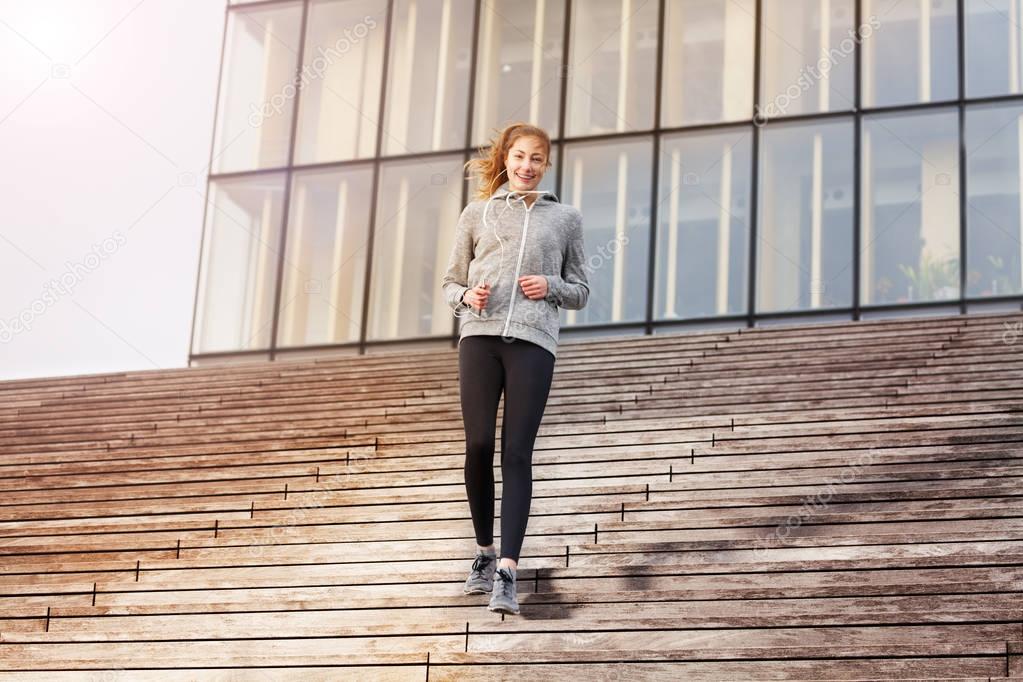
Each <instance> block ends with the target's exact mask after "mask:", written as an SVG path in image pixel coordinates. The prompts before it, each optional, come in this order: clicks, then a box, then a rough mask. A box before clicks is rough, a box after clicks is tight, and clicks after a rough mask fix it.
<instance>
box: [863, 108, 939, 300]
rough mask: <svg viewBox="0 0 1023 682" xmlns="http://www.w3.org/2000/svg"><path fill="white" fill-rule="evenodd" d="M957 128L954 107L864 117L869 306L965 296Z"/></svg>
mask: <svg viewBox="0 0 1023 682" xmlns="http://www.w3.org/2000/svg"><path fill="white" fill-rule="evenodd" d="M957 128H958V114H957V113H956V112H955V111H954V110H949V109H942V110H939V111H937V112H928V113H922V114H921V113H908V114H897V115H886V116H876V117H867V118H864V120H863V138H862V145H863V151H862V153H863V158H862V159H861V164H862V169H863V171H862V172H863V177H862V211H861V219H860V222H861V228H860V229H861V235H862V236H861V242H860V243H861V254H862V255H861V257H860V282H861V288H860V292H861V294H860V295H861V301H862V303H863V304H864V305H870V304H880V303H908V302H913V301H930V300H936V299H948V298H955V297H957V296H958V295H959V195H958V192H959V170H958V168H959V165H958V164H959V160H958V149H959V137H958V133H957Z"/></svg>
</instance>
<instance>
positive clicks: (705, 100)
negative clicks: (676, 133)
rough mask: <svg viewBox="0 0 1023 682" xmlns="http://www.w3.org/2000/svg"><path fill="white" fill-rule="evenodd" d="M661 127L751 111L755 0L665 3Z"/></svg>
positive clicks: (739, 116) (730, 118)
mask: <svg viewBox="0 0 1023 682" xmlns="http://www.w3.org/2000/svg"><path fill="white" fill-rule="evenodd" d="M665 11H666V13H667V18H666V20H665V21H666V26H665V28H664V74H663V88H664V90H663V93H662V98H663V99H662V102H661V111H662V115H661V125H663V126H681V125H691V124H696V123H717V122H720V121H735V120H743V119H749V118H750V117H751V116H752V115H753V44H754V42H755V41H754V33H753V31H754V23H755V21H756V1H755V0H695V1H694V2H677V1H676V2H669V3H667V4H666V5H665Z"/></svg>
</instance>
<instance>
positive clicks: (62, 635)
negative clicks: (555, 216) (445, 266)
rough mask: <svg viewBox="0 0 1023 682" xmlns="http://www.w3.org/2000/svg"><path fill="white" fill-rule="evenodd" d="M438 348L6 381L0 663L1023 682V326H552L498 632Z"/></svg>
mask: <svg viewBox="0 0 1023 682" xmlns="http://www.w3.org/2000/svg"><path fill="white" fill-rule="evenodd" d="M457 366H458V365H457V354H456V351H454V350H446V351H434V352H424V353H401V354H394V353H389V354H380V355H367V356H360V357H356V358H343V359H338V358H321V359H317V360H308V359H307V360H302V361H289V362H285V361H280V362H275V363H260V364H249V365H238V366H225V367H203V368H190V369H179V370H169V371H146V372H128V373H119V374H105V375H92V376H81V377H65V378H53V379H44V380H23V381H10V382H4V383H0V418H2V421H0V452H2V454H3V456H2V458H0V467H2V468H0V471H2V479H0V486H2V488H3V495H2V503H0V555H2V561H0V568H2V572H0V580H2V594H3V597H4V598H3V600H2V601H0V609H2V612H0V668H2V669H3V670H5V671H10V672H13V671H17V672H16V673H15V674H14V677H17V678H24V679H46V680H51V679H64V678H67V679H72V678H73V679H79V676H80V675H81V674H82V671H89V675H90V676H91V677H90V679H103V680H116V679H132V680H135V679H197V680H229V679H230V680H234V679H237V680H250V679H255V680H269V679H358V680H365V679H368V680H377V679H380V680H428V681H429V682H436V681H439V680H453V679H470V678H471V679H509V680H531V679H534V680H535V679H539V680H548V679H567V680H588V679H592V680H623V681H624V680H650V679H652V680H769V679H779V680H780V679H784V680H823V679H833V680H839V679H841V680H880V679H917V680H920V679H973V680H990V679H1004V678H1006V677H1013V676H1015V677H1017V678H1021V679H1023V592H1021V590H1023V313H1015V314H1009V315H1004V314H1003V315H967V316H954V317H940V318H939V317H918V318H911V319H906V318H902V319H893V320H883V321H870V322H858V323H843V324H828V325H819V326H804V327H768V328H757V329H751V330H741V331H732V332H704V333H696V334H671V335H667V334H666V335H656V336H645V337H627V338H626V337H616V338H608V339H601V340H594V341H587V342H579V343H563V344H562V346H561V349H560V351H559V358H558V361H557V364H556V368H555V379H554V385H553V388H552V391H551V396H550V400H549V402H548V407H547V412H546V414H545V416H544V420H543V425H542V426H541V431H540V436H539V438H538V439H537V442H536V448H535V450H534V455H533V464H534V468H533V473H534V481H535V482H534V496H533V502H532V507H531V518H530V522H529V526H528V529H527V535H526V539H525V543H524V546H523V550H522V558H521V563H520V566H519V572H518V574H519V599H520V602H521V605H522V613H521V615H519V616H505V617H502V616H501V615H500V614H496V613H491V612H490V611H488V610H487V609H486V604H487V601H488V597H487V596H485V595H473V596H466V595H463V594H462V583H463V581H464V580H465V577H466V575H467V574H468V571H469V568H470V565H471V563H472V554H473V550H474V546H475V542H474V539H473V532H472V524H471V521H470V519H469V510H468V503H467V502H466V499H465V488H464V482H463V473H462V466H463V461H464V435H463V432H462V423H461V412H460V409H459V399H458V374H457V371H458V370H457ZM498 419H500V415H499V417H498ZM498 446H499V443H498ZM495 468H496V475H497V478H498V497H500V494H501V493H500V466H499V464H498V465H497V466H496V467H495ZM499 510H500V501H498V511H499ZM499 530H500V524H499V523H497V524H495V533H496V532H497V531H499ZM495 541H496V543H497V544H498V546H500V537H496V538H495Z"/></svg>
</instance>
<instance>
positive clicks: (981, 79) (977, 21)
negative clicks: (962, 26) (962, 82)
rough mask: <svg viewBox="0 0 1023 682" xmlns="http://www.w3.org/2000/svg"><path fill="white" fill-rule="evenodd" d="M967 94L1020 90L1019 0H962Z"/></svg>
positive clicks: (1022, 19)
mask: <svg viewBox="0 0 1023 682" xmlns="http://www.w3.org/2000/svg"><path fill="white" fill-rule="evenodd" d="M965 8H966V96H967V97H988V96H991V95H1014V94H1017V93H1020V92H1023V84H1021V82H1020V81H1021V77H1023V76H1021V73H1020V69H1021V68H1023V16H1021V12H1023V5H1021V4H1020V0H965Z"/></svg>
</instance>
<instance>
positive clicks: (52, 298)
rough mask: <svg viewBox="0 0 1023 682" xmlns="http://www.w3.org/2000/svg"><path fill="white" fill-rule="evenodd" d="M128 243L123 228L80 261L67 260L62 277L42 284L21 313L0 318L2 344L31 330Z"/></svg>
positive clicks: (93, 246) (0, 341)
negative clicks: (55, 305)
mask: <svg viewBox="0 0 1023 682" xmlns="http://www.w3.org/2000/svg"><path fill="white" fill-rule="evenodd" d="M127 243H128V238H127V237H126V236H124V233H122V232H121V231H120V230H114V233H113V235H111V236H110V237H107V238H106V239H104V240H103V241H102V242H100V243H99V244H93V245H92V250H91V251H90V252H89V253H87V254H85V256H83V257H82V260H81V262H73V261H67V262H66V263H65V264H64V272H63V273H61V275H60V277H58V278H56V279H51V280H50V281H49V282H47V283H46V284H44V285H43V293H42V294H41V295H40V296H39V297H38V298H36V299H35V300H33V301H32V302H31V303H29V304H28V305H27V306H26V307H25V308H24V309H23V310H22V311H21V312H20V313H18V314H17V315H15V316H14V317H12V318H11V319H10V320H4V319H0V343H4V344H6V343H10V342H11V340H12V339H14V337H15V336H17V335H18V334H21V333H22V332H27V331H31V330H32V325H33V324H34V323H35V320H36V318H38V317H40V316H41V315H43V314H44V313H45V312H46V311H47V310H49V309H50V307H51V306H53V305H54V304H55V303H56V302H57V301H58V300H60V298H61V297H62V296H70V295H71V294H73V293H74V291H75V287H76V286H78V284H79V283H80V282H81V281H82V280H84V279H85V276H86V275H88V274H89V273H91V272H93V271H95V270H96V269H98V268H99V266H100V265H102V264H103V261H104V260H106V259H107V258H109V257H110V256H112V255H114V254H115V253H117V251H118V249H120V248H121V247H122V246H124V245H125V244H127Z"/></svg>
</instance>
